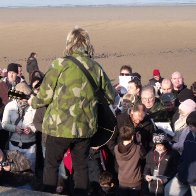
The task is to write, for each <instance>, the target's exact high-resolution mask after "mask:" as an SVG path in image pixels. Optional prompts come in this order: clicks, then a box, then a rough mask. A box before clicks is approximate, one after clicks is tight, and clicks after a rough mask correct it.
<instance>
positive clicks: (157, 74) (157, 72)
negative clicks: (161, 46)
mask: <svg viewBox="0 0 196 196" xmlns="http://www.w3.org/2000/svg"><path fill="white" fill-rule="evenodd" d="M160 75H161V74H160V71H159V69H154V70H153V76H160Z"/></svg>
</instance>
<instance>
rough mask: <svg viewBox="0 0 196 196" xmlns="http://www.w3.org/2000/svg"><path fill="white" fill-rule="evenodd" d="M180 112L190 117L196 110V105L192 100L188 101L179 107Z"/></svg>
mask: <svg viewBox="0 0 196 196" xmlns="http://www.w3.org/2000/svg"><path fill="white" fill-rule="evenodd" d="M179 110H181V111H183V112H184V113H185V114H186V115H188V114H190V113H191V112H193V111H195V110H196V103H195V102H194V101H193V100H192V99H187V100H185V101H183V102H182V103H181V104H180V105H179Z"/></svg>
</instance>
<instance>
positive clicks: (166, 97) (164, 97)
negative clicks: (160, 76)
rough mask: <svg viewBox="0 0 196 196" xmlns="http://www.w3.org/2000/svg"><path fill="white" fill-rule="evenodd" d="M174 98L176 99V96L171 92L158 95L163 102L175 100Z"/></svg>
mask: <svg viewBox="0 0 196 196" xmlns="http://www.w3.org/2000/svg"><path fill="white" fill-rule="evenodd" d="M175 99H176V96H175V95H174V94H173V93H165V94H162V95H161V96H160V100H161V101H162V102H163V103H168V102H172V101H175Z"/></svg>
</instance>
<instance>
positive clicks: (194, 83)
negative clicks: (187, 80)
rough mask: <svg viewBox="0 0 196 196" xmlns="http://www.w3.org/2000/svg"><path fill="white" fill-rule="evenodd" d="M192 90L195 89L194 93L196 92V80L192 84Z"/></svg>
mask: <svg viewBox="0 0 196 196" xmlns="http://www.w3.org/2000/svg"><path fill="white" fill-rule="evenodd" d="M191 90H192V91H193V94H196V82H193V84H192V85H191Z"/></svg>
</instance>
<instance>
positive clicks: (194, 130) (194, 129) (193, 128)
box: [189, 125, 196, 133]
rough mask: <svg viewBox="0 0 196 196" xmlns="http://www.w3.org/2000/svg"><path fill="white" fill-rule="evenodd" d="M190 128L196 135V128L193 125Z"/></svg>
mask: <svg viewBox="0 0 196 196" xmlns="http://www.w3.org/2000/svg"><path fill="white" fill-rule="evenodd" d="M189 128H190V130H191V131H192V132H194V133H196V127H195V126H193V125H189Z"/></svg>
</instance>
